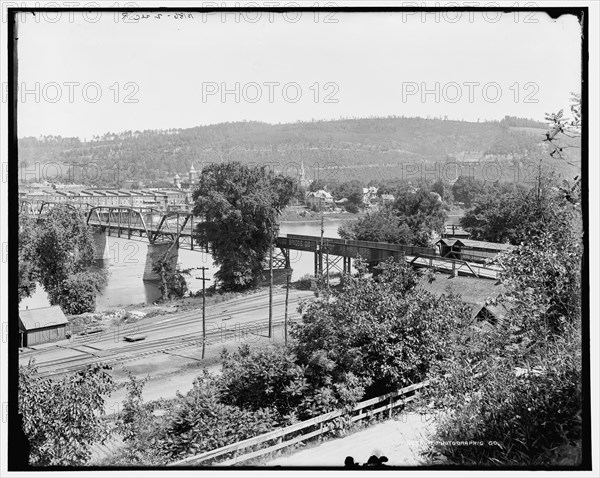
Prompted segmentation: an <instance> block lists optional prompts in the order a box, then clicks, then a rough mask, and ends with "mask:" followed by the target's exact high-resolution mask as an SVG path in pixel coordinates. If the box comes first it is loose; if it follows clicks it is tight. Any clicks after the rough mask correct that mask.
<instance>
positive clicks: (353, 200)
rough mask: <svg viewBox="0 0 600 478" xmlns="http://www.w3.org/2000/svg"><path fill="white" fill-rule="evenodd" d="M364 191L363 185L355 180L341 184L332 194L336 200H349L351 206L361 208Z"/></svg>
mask: <svg viewBox="0 0 600 478" xmlns="http://www.w3.org/2000/svg"><path fill="white" fill-rule="evenodd" d="M362 190H363V185H362V183H361V182H360V181H357V180H356V179H355V180H353V181H347V182H344V183H340V184H339V185H337V186H336V187H335V188H334V189H333V191H332V194H333V197H334V198H335V199H338V200H339V199H342V198H347V199H348V201H349V203H350V204H352V205H354V206H360V205H361V204H362V200H363V192H362Z"/></svg>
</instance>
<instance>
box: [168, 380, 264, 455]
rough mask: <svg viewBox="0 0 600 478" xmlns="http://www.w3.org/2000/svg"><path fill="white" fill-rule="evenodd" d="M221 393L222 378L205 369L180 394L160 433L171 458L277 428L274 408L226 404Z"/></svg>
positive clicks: (218, 446) (202, 450)
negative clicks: (188, 387)
mask: <svg viewBox="0 0 600 478" xmlns="http://www.w3.org/2000/svg"><path fill="white" fill-rule="evenodd" d="M222 393H223V388H222V385H221V383H220V380H219V378H218V377H215V376H211V375H210V374H208V372H206V371H205V373H204V375H201V376H200V377H198V378H196V379H195V380H194V385H193V388H192V389H191V390H190V391H189V392H188V393H187V394H186V395H185V396H183V395H180V394H179V393H178V401H177V403H176V405H175V407H174V408H173V409H172V410H171V411H170V413H169V414H168V415H167V416H166V421H167V424H166V425H165V427H164V429H163V430H161V431H160V434H159V436H158V440H159V441H160V444H161V445H160V446H161V449H162V450H163V451H164V453H165V454H166V455H167V456H168V457H169V458H170V459H177V458H183V457H185V456H187V455H192V454H195V453H202V452H204V451H208V450H213V449H215V448H220V447H223V446H226V445H229V444H231V443H235V442H238V441H242V440H245V439H246V438H251V437H253V436H257V435H260V434H262V433H266V432H268V431H270V430H272V429H273V428H274V427H275V420H274V414H273V412H272V410H270V409H259V410H256V411H249V410H243V409H241V408H239V407H236V406H232V405H225V404H224V403H223V402H222V401H221V400H220V398H221V395H222Z"/></svg>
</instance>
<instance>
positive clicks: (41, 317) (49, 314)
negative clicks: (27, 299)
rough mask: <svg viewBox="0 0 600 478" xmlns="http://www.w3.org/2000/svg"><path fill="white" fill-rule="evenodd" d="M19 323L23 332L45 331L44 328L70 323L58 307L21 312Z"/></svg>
mask: <svg viewBox="0 0 600 478" xmlns="http://www.w3.org/2000/svg"><path fill="white" fill-rule="evenodd" d="M19 322H20V324H19V325H20V328H21V329H22V330H35V329H43V328H44V327H51V326H53V325H63V324H65V325H66V324H68V323H69V321H68V320H67V318H66V317H65V314H63V311H62V310H61V308H60V307H59V306H58V305H53V306H51V307H42V308H40V309H28V310H20V311H19Z"/></svg>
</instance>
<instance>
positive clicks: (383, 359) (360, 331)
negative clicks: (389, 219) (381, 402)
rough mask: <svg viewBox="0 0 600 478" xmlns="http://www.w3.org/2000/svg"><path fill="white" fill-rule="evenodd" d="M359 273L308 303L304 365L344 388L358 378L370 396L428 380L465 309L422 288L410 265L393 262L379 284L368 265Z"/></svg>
mask: <svg viewBox="0 0 600 478" xmlns="http://www.w3.org/2000/svg"><path fill="white" fill-rule="evenodd" d="M357 267H358V271H359V272H358V274H357V276H356V277H348V278H347V280H346V281H345V284H344V288H343V290H342V291H341V292H339V293H337V292H332V293H331V295H329V294H325V295H324V297H323V298H322V299H321V300H318V301H313V302H308V303H304V304H303V306H302V308H301V313H302V320H301V321H300V322H298V323H296V324H294V325H293V327H292V336H293V337H294V338H295V340H296V343H297V346H296V348H295V350H296V354H297V355H298V358H299V360H300V363H303V364H307V365H309V372H310V373H311V374H312V377H311V378H310V379H311V381H312V382H313V383H318V381H319V380H320V381H321V382H323V383H344V382H346V381H347V377H348V376H349V375H350V374H351V375H352V376H353V377H356V379H357V383H358V384H359V385H360V386H362V387H365V388H366V389H367V396H372V395H376V394H379V393H383V392H386V391H390V390H393V389H396V388H398V387H401V386H405V385H407V384H410V383H414V382H418V381H420V380H423V379H424V378H425V377H426V376H427V372H428V370H429V368H430V367H431V365H432V364H433V363H434V362H435V361H437V360H440V359H441V358H442V357H443V356H444V355H445V354H446V351H447V346H448V343H449V340H450V332H451V331H452V330H453V328H454V327H456V325H457V323H460V322H461V321H462V320H464V314H465V313H466V310H465V308H464V306H462V305H461V303H460V301H458V300H457V299H455V298H448V297H442V298H436V297H434V296H432V295H431V294H429V293H427V292H426V291H424V290H422V289H421V288H420V287H418V286H417V283H418V280H419V275H418V274H417V273H416V272H414V271H413V270H412V269H411V268H410V267H409V266H407V265H405V264H403V263H396V262H393V261H388V262H386V263H385V270H384V272H383V273H382V274H381V275H380V276H378V277H377V278H376V280H373V279H371V278H368V277H366V276H365V273H366V269H365V268H366V264H364V263H360V262H359V263H358V264H357ZM354 386H356V385H354Z"/></svg>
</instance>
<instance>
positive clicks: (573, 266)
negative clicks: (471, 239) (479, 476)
mask: <svg viewBox="0 0 600 478" xmlns="http://www.w3.org/2000/svg"><path fill="white" fill-rule="evenodd" d="M542 185H543V182H542V178H541V177H540V178H539V180H538V187H536V188H532V190H531V191H528V192H526V193H523V194H520V195H514V196H512V197H511V200H512V203H511V205H509V207H511V208H513V209H515V210H516V211H518V214H520V216H519V217H522V216H525V217H528V218H529V220H530V221H532V225H531V227H529V228H522V229H523V230H522V231H521V232H520V234H521V235H522V238H521V243H520V244H518V246H517V247H515V248H514V249H513V250H512V251H510V252H506V253H503V254H501V255H499V257H498V258H497V260H496V261H497V262H498V263H500V264H502V265H503V267H504V272H503V274H502V276H501V282H502V283H503V285H504V288H505V292H504V293H503V294H501V295H500V296H499V297H498V298H497V299H495V300H493V301H491V303H492V304H499V305H500V306H501V307H503V308H504V310H505V311H506V314H505V315H504V317H501V318H500V319H499V320H497V322H496V323H495V324H494V325H492V326H488V327H481V326H480V325H479V324H471V325H470V327H469V328H468V329H467V328H464V329H463V331H464V332H463V333H459V334H457V336H456V337H457V343H456V344H455V345H454V347H453V348H454V352H453V353H452V354H449V355H448V357H447V358H446V360H445V361H444V362H443V363H442V364H441V365H440V367H439V369H437V372H438V379H437V381H436V386H435V387H434V388H432V389H431V390H430V391H431V393H432V395H433V398H434V399H435V400H437V401H438V403H439V404H440V405H441V406H443V407H444V408H445V409H450V412H449V413H447V414H445V415H444V416H443V417H442V418H441V419H440V420H438V424H437V436H436V440H444V441H454V440H457V439H461V440H462V439H465V438H466V437H468V439H469V440H476V441H484V442H487V443H489V442H496V443H497V444H498V445H497V446H491V447H490V446H488V447H455V446H450V447H447V446H446V447H444V448H443V449H439V447H437V446H435V445H434V446H433V449H434V451H436V452H438V453H439V452H441V453H443V454H444V455H445V456H446V458H448V459H449V460H450V461H451V462H452V463H456V464H460V465H463V466H464V465H478V466H482V465H484V466H489V465H504V466H507V465H508V466H557V465H558V466H560V465H562V466H573V465H578V464H580V463H581V459H582V437H583V434H582V400H583V393H582V356H581V346H582V337H581V331H582V329H581V327H582V323H581V318H582V317H581V310H582V309H581V292H582V288H581V287H582V286H581V280H582V274H581V270H582V259H583V241H582V237H583V232H582V216H581V209H580V187H579V181H578V180H577V178H576V181H575V184H567V185H565V187H564V188H556V187H554V188H544V187H542ZM532 204H533V211H532V212H531V213H530V215H529V216H527V215H523V211H527V212H529V211H530V210H531V209H530V208H532ZM492 210H493V208H492V207H490V208H488V212H489V211H492ZM502 214H507V215H508V213H505V212H503V213H502ZM488 216H489V214H488ZM509 217H510V216H509ZM523 222H528V221H527V219H525V220H523ZM482 224H483V227H488V226H486V225H485V222H484V221H482ZM469 332H471V333H469ZM434 443H439V441H436V442H434Z"/></svg>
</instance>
